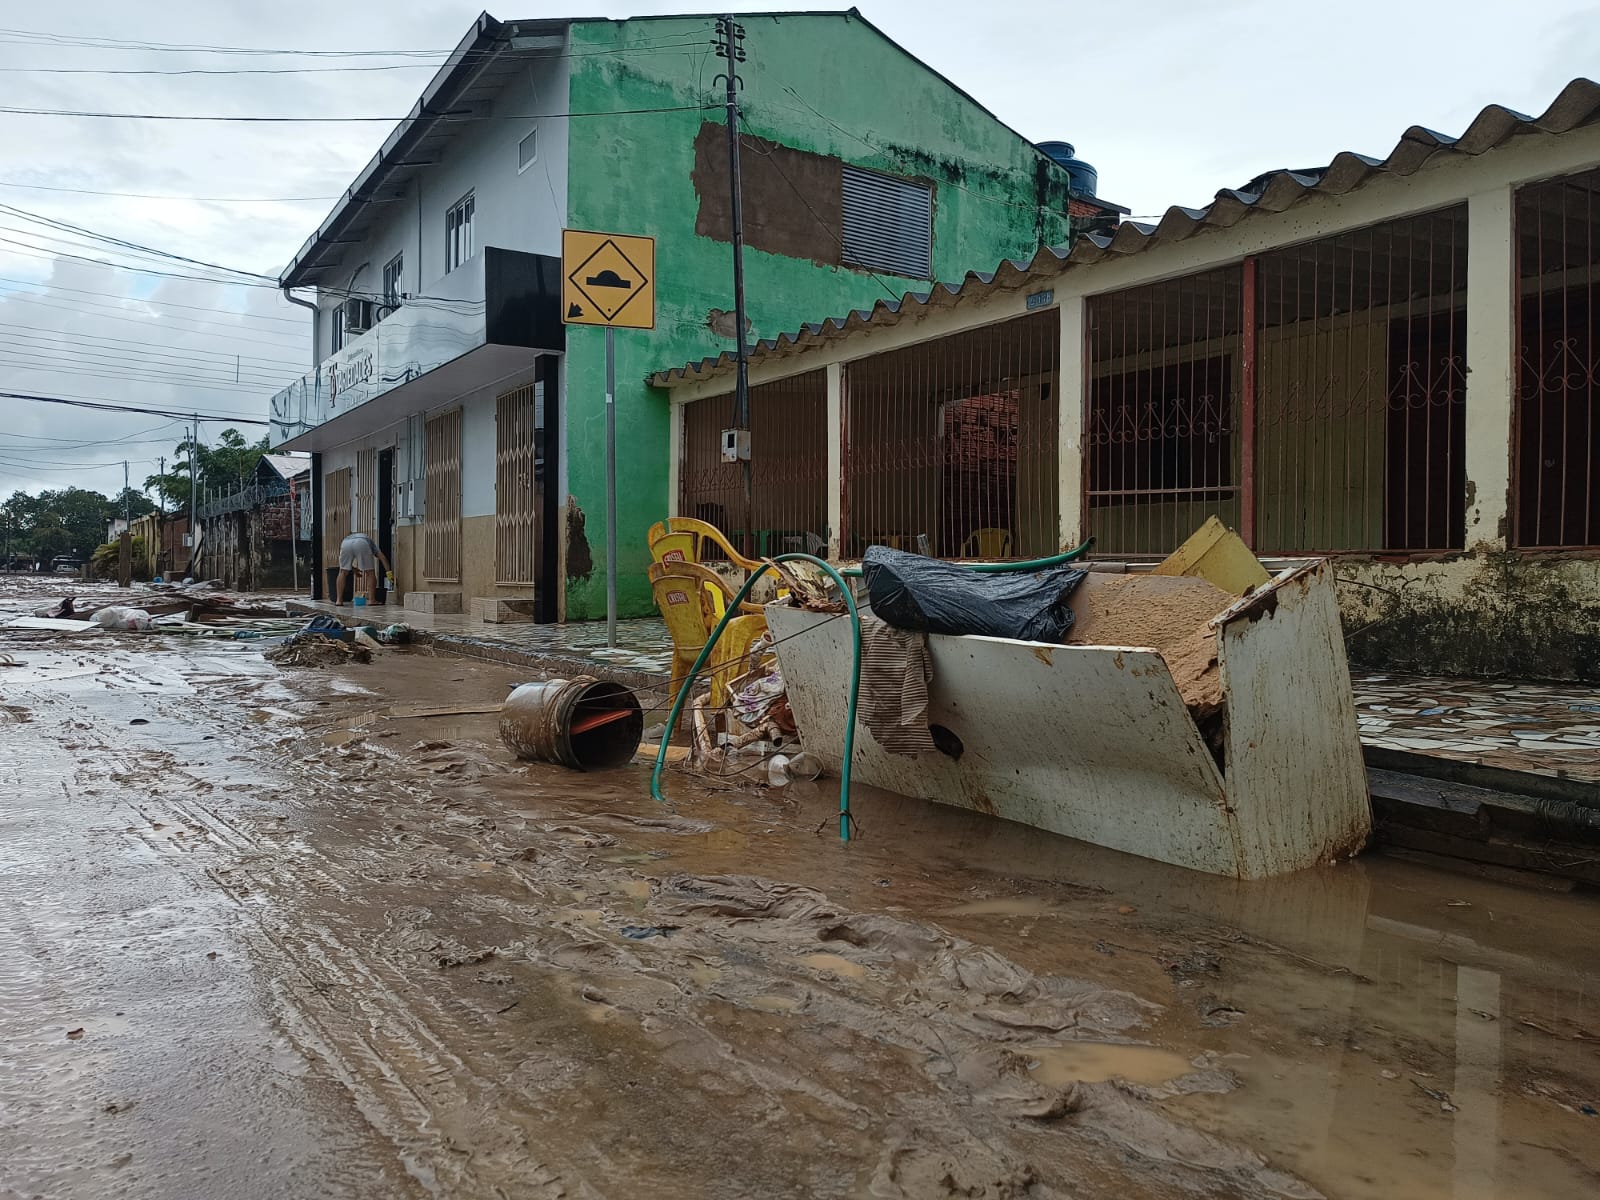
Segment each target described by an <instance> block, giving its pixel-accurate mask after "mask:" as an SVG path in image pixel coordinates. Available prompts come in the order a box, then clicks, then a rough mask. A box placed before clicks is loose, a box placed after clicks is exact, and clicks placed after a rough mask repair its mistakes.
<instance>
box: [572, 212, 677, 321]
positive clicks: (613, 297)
mask: <svg viewBox="0 0 1600 1200" xmlns="http://www.w3.org/2000/svg"><path fill="white" fill-rule="evenodd" d="M561 274H562V285H561V309H562V312H563V313H564V314H565V315H564V317H563V320H565V321H566V323H567V324H568V325H609V326H611V327H612V328H615V329H654V328H655V327H656V281H655V274H656V240H655V238H648V237H633V236H631V235H629V234H625V233H590V232H588V231H587V230H583V229H563V230H562V231H561Z"/></svg>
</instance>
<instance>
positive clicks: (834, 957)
mask: <svg viewBox="0 0 1600 1200" xmlns="http://www.w3.org/2000/svg"><path fill="white" fill-rule="evenodd" d="M795 961H796V962H798V963H800V964H802V965H803V966H807V967H810V968H811V969H812V970H813V971H827V972H830V973H832V974H834V975H842V976H844V977H845V978H846V979H865V978H866V977H867V969H866V967H864V966H862V965H861V964H860V963H858V962H851V961H850V960H849V959H848V958H845V957H844V956H843V955H839V954H806V955H803V956H801V957H800V958H797V959H795Z"/></svg>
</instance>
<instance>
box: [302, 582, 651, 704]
mask: <svg viewBox="0 0 1600 1200" xmlns="http://www.w3.org/2000/svg"><path fill="white" fill-rule="evenodd" d="M286 608H287V611H288V612H289V613H290V614H291V615H293V616H308V617H309V616H331V617H332V618H333V619H334V620H336V621H338V622H339V623H340V624H341V625H344V626H345V627H346V628H354V627H355V626H357V625H371V624H373V622H372V621H371V620H363V619H358V618H357V617H356V615H355V613H354V611H350V612H336V613H330V612H328V611H327V610H326V609H324V608H320V607H318V606H317V605H314V604H306V603H304V602H301V601H295V600H290V601H287V602H286ZM411 644H412V645H415V646H429V647H431V648H433V649H434V650H442V651H444V652H445V653H447V654H459V655H460V656H461V657H463V658H476V659H479V660H481V661H483V662H492V663H500V664H502V665H504V666H508V667H526V668H528V670H529V671H530V672H532V673H533V674H534V676H535V677H536V678H539V679H571V678H572V677H573V676H575V675H590V676H593V677H594V678H596V679H609V680H613V681H615V682H617V683H620V684H623V685H624V686H626V687H630V688H632V689H634V690H635V691H638V692H656V693H660V694H662V695H666V694H667V685H668V683H669V682H670V681H671V676H669V675H668V674H667V673H666V672H665V671H660V672H657V671H641V670H639V669H637V668H635V667H622V666H615V665H613V664H611V663H607V662H605V661H603V660H600V659H595V658H589V657H587V656H586V655H582V654H562V653H559V652H552V651H548V650H528V649H525V648H523V647H521V646H514V645H511V644H509V643H507V642H501V641H497V640H496V639H494V638H492V637H477V636H474V635H472V634H464V633H435V632H431V631H429V630H426V629H416V628H412V629H411Z"/></svg>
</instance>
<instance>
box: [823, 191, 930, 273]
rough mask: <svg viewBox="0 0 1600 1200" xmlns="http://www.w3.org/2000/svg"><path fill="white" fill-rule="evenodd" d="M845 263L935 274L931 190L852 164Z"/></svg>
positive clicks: (846, 210) (846, 195) (845, 203)
mask: <svg viewBox="0 0 1600 1200" xmlns="http://www.w3.org/2000/svg"><path fill="white" fill-rule="evenodd" d="M842 200H843V205H842V207H843V215H844V221H843V225H844V229H843V233H844V237H843V242H844V253H843V256H842V257H843V258H844V262H845V265H846V266H851V267H865V268H866V269H867V270H869V271H886V272H888V273H890V274H892V275H905V276H908V277H910V278H912V279H931V278H932V277H933V188H932V187H930V186H929V185H927V184H925V183H919V182H917V181H916V180H912V179H899V178H897V177H895V176H893V175H883V174H880V173H879V172H877V171H863V170H862V169H861V168H860V167H852V166H850V165H849V164H848V163H847V164H845V167H844V186H843V196H842Z"/></svg>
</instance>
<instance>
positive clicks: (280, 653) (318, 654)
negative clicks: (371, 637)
mask: <svg viewBox="0 0 1600 1200" xmlns="http://www.w3.org/2000/svg"><path fill="white" fill-rule="evenodd" d="M263 657H265V658H266V660H267V661H268V662H270V663H276V664H277V665H278V666H280V667H342V666H345V665H347V664H349V663H369V662H371V661H372V650H371V648H370V647H368V646H363V645H359V644H357V643H355V642H354V641H350V642H346V641H341V640H338V639H334V638H328V637H324V636H323V635H322V634H320V633H298V634H296V635H295V636H294V637H291V638H286V639H285V640H284V641H282V642H279V643H278V644H277V645H276V646H272V647H269V648H268V649H267V651H266V653H265V654H264V655H263Z"/></svg>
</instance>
